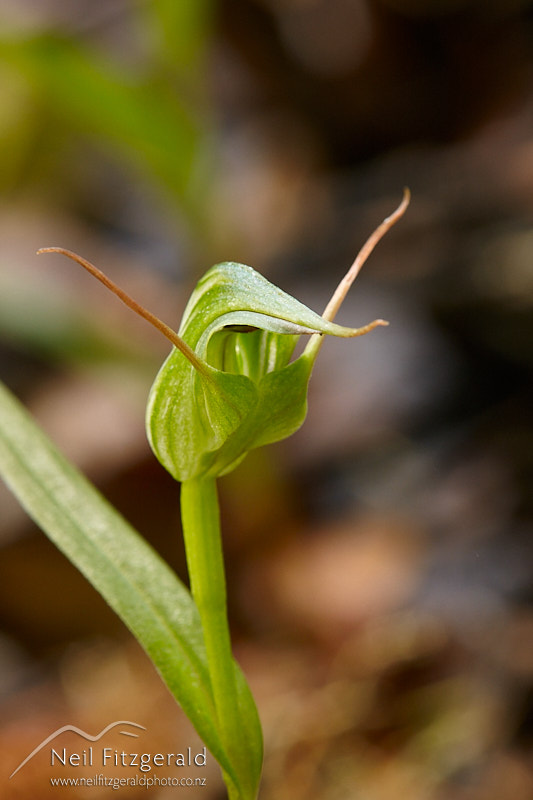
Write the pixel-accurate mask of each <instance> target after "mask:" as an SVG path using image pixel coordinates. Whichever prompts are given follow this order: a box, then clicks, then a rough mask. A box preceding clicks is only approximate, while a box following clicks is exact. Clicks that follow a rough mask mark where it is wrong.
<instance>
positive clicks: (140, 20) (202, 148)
mask: <svg viewBox="0 0 533 800" xmlns="http://www.w3.org/2000/svg"><path fill="white" fill-rule="evenodd" d="M132 14H133V15H134V19H133V22H134V23H136V24H137V27H138V28H139V30H141V31H142V34H143V35H142V58H140V59H136V61H135V65H134V66H132V65H129V66H126V65H125V64H123V63H120V61H119V59H118V58H113V57H112V55H111V54H109V53H105V52H103V50H102V48H101V47H96V46H95V45H91V44H89V43H87V42H86V41H83V40H82V38H81V37H80V38H78V37H74V36H67V35H66V34H61V33H59V32H57V31H55V32H54V31H42V32H38V33H37V34H36V33H34V32H32V34H31V35H29V36H24V35H20V34H17V35H5V34H4V35H3V36H1V37H0V60H1V65H2V73H0V81H2V82H3V83H4V84H5V85H7V86H9V87H10V89H11V90H10V91H8V93H7V104H4V112H3V115H2V116H3V118H2V119H1V125H2V131H1V136H2V138H3V139H4V144H5V145H7V146H6V147H4V148H3V149H2V152H1V153H0V164H1V169H0V172H1V173H2V174H3V175H4V181H6V182H9V181H11V182H12V181H13V180H14V179H15V178H16V176H15V175H14V166H13V165H14V164H15V165H16V164H18V165H19V168H21V169H22V166H23V163H24V159H23V158H22V155H23V154H22V153H21V151H23V150H24V149H26V151H27V150H28V149H30V148H31V147H33V146H34V142H35V137H36V135H37V131H36V127H37V128H38V129H40V131H39V136H40V138H41V140H46V139H47V138H48V139H49V140H50V138H52V139H53V136H54V135H57V134H58V133H59V132H60V133H61V136H62V137H63V138H65V137H66V138H69V137H73V136H78V135H79V134H82V135H84V136H87V137H90V138H91V139H93V140H94V141H95V142H97V143H98V144H99V145H100V146H102V147H103V148H105V150H106V151H107V153H108V154H110V155H111V156H112V157H113V158H114V159H116V160H117V162H119V163H122V162H128V163H129V164H130V166H133V167H134V168H135V169H136V170H137V171H138V172H139V173H141V174H145V175H148V176H149V177H150V178H151V179H152V180H153V181H154V182H155V183H156V184H157V185H159V186H160V187H162V188H163V189H164V190H165V192H166V193H167V195H168V197H169V199H170V200H171V201H173V202H175V203H176V204H177V205H178V206H179V207H180V208H181V209H182V211H183V212H184V214H185V215H186V216H187V218H188V219H189V220H190V221H191V222H192V223H196V224H198V223H199V221H200V218H201V217H202V207H203V203H202V198H203V195H204V193H205V192H206V190H207V186H208V179H209V175H210V174H212V170H208V169H207V168H206V164H207V161H208V160H209V156H208V144H207V142H208V138H209V136H208V132H209V113H208V108H207V101H206V96H205V91H204V87H205V81H204V80H203V78H204V69H205V62H206V57H207V44H208V41H209V37H210V33H211V20H212V4H211V2H209V0H200V1H199V2H184V3H172V2H170V1H169V0H154V2H150V3H147V4H142V5H139V6H137V7H136V8H135V9H134V10H132ZM51 134H52V136H50V135H51ZM41 144H42V141H41ZM17 151H18V152H17ZM2 153H3V155H2ZM25 155H26V156H28V152H26V153H25ZM27 160H28V161H31V159H27ZM2 162H4V163H2ZM54 166H55V168H56V169H58V173H59V174H58V175H57V177H58V179H60V177H61V166H60V164H59V165H58V164H55V165H54Z"/></svg>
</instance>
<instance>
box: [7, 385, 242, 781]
mask: <svg viewBox="0 0 533 800" xmlns="http://www.w3.org/2000/svg"><path fill="white" fill-rule="evenodd" d="M0 469H1V472H2V474H3V476H4V479H5V481H6V483H7V485H8V486H10V488H11V489H12V490H13V492H14V493H15V494H16V495H17V497H18V499H19V500H20V502H21V503H22V505H23V506H24V507H25V509H26V510H27V512H28V513H29V515H30V516H31V517H32V518H33V519H34V520H35V522H36V523H37V524H38V525H39V526H40V527H41V528H42V529H43V530H44V531H45V533H47V535H48V536H49V538H50V539H51V540H52V541H53V542H54V544H56V546H57V547H58V548H59V549H60V550H61V551H62V552H63V553H64V554H65V555H66V556H67V557H68V558H69V559H70V560H71V561H72V562H73V563H74V564H75V565H76V566H77V567H78V569H79V570H80V571H81V572H82V573H83V574H84V575H85V577H86V578H87V579H88V580H89V581H90V582H91V583H92V584H93V585H94V586H95V588H96V589H97V590H98V591H99V592H100V593H101V594H102V596H103V597H104V599H105V600H106V601H107V602H108V604H109V605H110V606H111V607H112V608H113V610H114V611H115V612H116V613H117V614H118V615H119V616H120V618H121V619H122V620H123V621H124V623H125V624H126V625H127V626H128V628H130V630H131V631H132V633H133V634H134V635H135V637H136V638H137V639H138V640H139V642H140V643H141V645H142V646H143V647H144V649H145V650H146V652H147V653H148V655H149V656H150V658H151V659H152V661H153V662H154V664H155V665H156V667H157V669H158V671H159V672H160V674H161V676H162V678H163V680H164V681H165V683H166V684H167V686H168V688H169V689H170V691H171V692H172V694H173V695H174V697H175V698H176V699H177V700H178V702H179V703H180V705H181V706H182V708H183V710H184V712H185V713H186V714H187V716H188V717H189V719H191V721H192V723H193V725H194V726H195V728H196V729H197V731H198V733H199V734H200V736H201V737H202V739H203V740H204V742H205V743H206V745H207V747H208V748H209V750H210V751H211V753H212V754H213V755H214V756H215V758H216V759H217V760H218V761H219V763H220V764H221V766H222V767H223V769H224V770H225V771H227V772H228V774H230V775H231V776H232V779H233V780H234V781H235V783H236V785H239V779H238V776H237V775H236V774H235V770H234V767H233V765H232V764H231V763H230V761H229V758H228V756H227V754H226V752H225V749H224V747H223V745H222V742H221V739H220V737H219V734H218V732H217V730H216V725H215V719H216V717H215V711H214V705H213V699H212V694H211V687H210V683H209V678H208V673H207V666H206V661H205V650H204V645H203V640H202V638H201V628H200V622H199V617H198V613H197V610H196V607H195V605H194V603H193V601H192V598H191V597H190V594H189V592H188V591H187V589H186V588H185V586H184V585H183V584H182V583H181V582H180V581H179V579H178V578H177V576H176V575H175V574H174V573H173V572H172V570H171V569H170V568H169V567H168V565H167V564H166V563H165V562H164V561H163V560H162V559H161V558H160V557H159V555H158V554H157V553H156V552H155V551H154V550H153V549H152V548H151V547H150V545H148V544H147V542H145V541H144V539H142V537H140V536H139V534H138V533H137V532H136V531H135V530H134V529H133V528H131V526H130V525H129V524H128V523H127V522H126V520H124V519H123V518H122V517H121V516H120V514H119V513H118V512H117V511H116V510H115V509H114V508H113V507H112V506H111V505H109V504H108V503H107V501H106V500H105V499H104V498H103V497H102V496H101V495H100V494H99V493H98V492H97V490H96V489H95V488H94V487H93V486H92V485H91V484H89V482H88V481H87V480H86V479H85V478H84V476H83V475H81V474H80V473H79V472H78V471H77V470H76V469H75V467H73V466H72V465H71V464H70V463H69V462H68V461H67V460H66V459H65V458H64V457H63V456H62V455H61V453H59V451H58V450H57V449H56V448H55V446H54V445H53V444H52V443H51V442H50V441H49V440H48V438H47V437H46V435H45V434H44V433H43V432H42V431H41V430H40V428H39V427H38V426H37V424H36V423H35V422H34V421H33V420H32V419H31V417H30V416H29V414H28V413H27V412H26V410H25V409H24V408H23V406H21V405H20V404H19V402H18V401H17V400H16V399H15V398H14V397H13V396H12V395H11V394H10V392H8V390H7V389H6V388H5V387H4V386H3V385H2V384H0Z"/></svg>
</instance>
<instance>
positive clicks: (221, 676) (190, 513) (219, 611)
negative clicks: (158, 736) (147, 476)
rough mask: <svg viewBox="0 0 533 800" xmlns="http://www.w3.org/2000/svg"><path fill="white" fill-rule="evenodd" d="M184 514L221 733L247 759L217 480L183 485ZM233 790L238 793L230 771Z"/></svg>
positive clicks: (232, 793) (235, 752)
mask: <svg viewBox="0 0 533 800" xmlns="http://www.w3.org/2000/svg"><path fill="white" fill-rule="evenodd" d="M181 518H182V524H183V536H184V540H185V552H186V556H187V567H188V570H189V579H190V584H191V592H192V596H193V598H194V602H195V603H196V606H197V607H198V611H199V613H200V618H201V621H202V629H203V635H204V641H205V647H206V652H207V663H208V668H209V676H210V679H211V687H212V690H213V698H214V701H215V708H216V713H217V719H218V724H219V731H220V734H221V737H222V739H223V741H224V743H225V744H226V747H227V749H228V751H229V752H230V753H232V754H233V757H235V758H237V759H239V760H240V759H242V758H243V756H244V752H243V751H244V750H245V743H243V742H242V738H243V729H242V725H241V721H240V714H239V703H238V694H237V685H236V681H235V664H234V661H233V655H232V650H231V639H230V633H229V627H228V618H227V608H226V579H225V575H224V558H223V554H222V541H221V535H220V515H219V508H218V497H217V489H216V481H215V479H214V478H203V479H202V478H200V479H194V480H189V481H184V482H183V483H182V485H181ZM224 779H225V781H226V784H227V786H228V793H229V796H230V798H231V800H233V798H238V797H239V792H238V791H237V790H236V787H235V785H234V784H233V782H232V781H231V779H229V777H228V776H225V778H224Z"/></svg>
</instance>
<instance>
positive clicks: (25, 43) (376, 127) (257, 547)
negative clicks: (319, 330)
mask: <svg viewBox="0 0 533 800" xmlns="http://www.w3.org/2000/svg"><path fill="white" fill-rule="evenodd" d="M0 96H1V98H2V102H1V105H0V142H1V147H0V192H1V197H0V243H1V244H0V266H1V270H0V332H1V345H0V364H1V371H2V376H3V378H4V380H5V381H6V382H7V384H8V385H9V386H10V387H11V388H12V389H13V391H15V392H16V394H17V395H18V396H19V397H21V398H22V399H23V401H24V402H25V403H26V405H27V406H28V407H29V408H30V410H31V411H32V413H33V414H34V415H35V416H36V417H37V418H38V420H39V421H40V423H41V424H42V426H43V427H44V428H45V430H46V431H48V433H49V434H50V435H51V436H52V438H53V439H54V440H55V441H56V442H57V443H58V445H59V446H60V447H61V448H62V449H63V451H64V452H65V453H67V454H68V456H69V457H70V458H71V459H72V460H73V461H74V462H75V463H76V464H77V465H78V466H79V467H80V468H81V469H82V470H83V471H84V472H85V473H86V474H87V475H88V476H89V477H90V478H91V479H92V480H93V481H94V482H95V483H96V485H97V486H98V487H99V488H100V489H101V490H102V491H103V492H104V494H105V495H106V496H107V497H108V498H109V499H110V500H111V501H112V502H113V503H114V504H115V505H116V506H117V507H118V508H119V509H120V510H121V511H122V512H123V513H124V515H125V516H126V517H127V518H128V519H129V520H130V521H131V522H132V523H133V524H134V525H135V526H136V527H137V529H138V530H139V531H140V532H141V533H142V534H143V535H144V536H145V537H146V538H147V539H148V540H149V541H150V542H152V543H153V544H154V546H155V547H156V548H157V549H158V550H159V552H160V553H162V554H163V556H164V557H165V558H167V559H168V560H169V562H170V563H171V564H172V565H173V567H174V568H175V569H176V570H177V572H178V573H179V574H180V575H181V576H182V577H183V578H184V579H186V570H185V566H184V556H183V549H182V544H181V534H180V529H179V505H178V500H179V492H178V487H177V485H176V484H175V483H174V482H173V481H172V479H171V478H170V477H169V476H168V475H167V474H166V473H165V471H164V470H163V468H162V467H160V466H159V464H158V463H157V462H156V461H155V459H154V458H153V456H152V455H151V452H150V450H149V447H148V445H147V443H146V439H145V434H144V420H143V415H144V406H145V401H146V397H147V394H148V390H149V387H150V384H151V381H152V380H153V377H154V375H155V373H156V371H157V369H158V366H159V365H160V363H161V362H162V360H163V358H164V357H165V355H166V353H167V351H168V345H167V343H166V342H165V341H164V340H163V339H162V338H161V337H160V336H159V335H158V334H157V333H156V332H155V331H152V330H151V329H150V328H149V327H148V326H147V325H146V324H145V323H144V322H142V321H141V320H138V319H137V318H135V317H134V316H133V315H132V314H131V312H129V311H128V310H126V309H125V308H123V307H122V306H121V304H120V303H119V302H118V301H117V300H116V298H114V297H112V296H111V295H108V294H107V293H106V291H105V290H104V289H103V287H101V286H100V285H99V284H97V283H96V282H94V281H92V279H91V278H90V277H89V276H87V275H86V274H85V273H84V272H83V271H82V270H81V269H79V268H78V267H76V266H75V265H74V264H72V263H70V262H67V261H66V260H65V259H61V258H60V257H59V256H53V255H46V256H45V255H42V256H39V257H37V256H36V255H35V251H36V250H37V249H38V248H39V247H45V246H49V245H59V246H63V247H67V248H70V249H72V250H75V251H77V252H79V253H80V254H82V255H83V256H85V257H86V258H88V259H90V260H91V261H93V262H94V263H96V264H97V265H98V266H100V267H101V268H102V269H104V270H105V271H106V272H107V273H108V274H109V275H110V276H111V277H112V278H113V279H114V280H115V281H117V282H118V283H119V284H120V285H122V286H123V287H124V288H125V289H126V290H127V291H128V292H129V293H130V294H132V295H133V296H135V297H136V298H138V299H139V300H140V301H141V302H142V303H143V304H144V305H145V306H147V307H148V308H150V309H151V310H152V311H153V312H154V313H156V314H158V315H159V316H160V317H161V318H163V319H164V320H166V321H167V322H168V323H169V324H170V325H171V326H173V327H176V326H177V325H178V323H179V318H180V315H181V312H182V310H183V308H184V306H185V303H186V300H187V298H188V296H189V293H190V291H191V289H192V287H193V286H194V284H195V282H196V280H197V279H198V277H199V276H200V275H201V274H202V273H203V272H204V271H205V270H206V269H207V268H208V267H209V266H210V265H211V264H213V263H215V262H217V261H224V260H234V261H241V262H244V263H247V264H250V265H252V266H254V267H256V268H257V269H258V270H259V271H261V272H262V273H263V274H264V275H266V276H267V277H268V278H269V279H270V280H271V281H273V282H274V283H276V284H278V285H280V286H281V287H282V288H283V289H285V290H286V291H289V292H290V293H292V294H294V295H295V296H296V297H298V298H299V299H301V300H302V301H303V302H305V303H307V304H308V305H310V306H311V307H312V308H313V309H315V310H317V311H321V310H322V309H323V308H324V306H325V305H326V302H327V300H328V299H329V297H330V295H331V293H332V292H333V289H334V288H335V286H336V284H337V282H338V280H339V279H340V277H341V276H342V274H343V273H344V271H345V270H346V269H347V267H348V266H349V264H350V263H351V261H352V260H353V257H354V255H355V254H356V252H357V250H358V249H359V247H360V246H361V245H362V244H363V242H364V240H365V239H366V237H367V236H368V235H369V233H370V232H371V231H372V230H373V229H374V227H375V226H376V225H377V224H378V223H379V222H380V221H381V220H382V219H383V218H384V217H385V216H386V215H388V214H389V213H391V212H392V211H393V209H394V208H395V207H396V206H397V205H398V203H399V201H400V199H401V195H402V190H403V187H404V186H406V185H407V186H409V187H410V189H411V192H412V198H413V199H412V203H411V206H410V208H409V210H408V212H407V214H406V216H405V217H404V219H403V220H402V221H401V222H400V223H399V224H398V225H397V227H396V228H394V229H393V230H392V231H391V232H390V233H389V234H388V236H387V238H386V239H385V240H384V241H383V242H382V243H381V244H380V245H379V246H378V249H377V250H376V252H375V253H374V254H373V255H372V257H371V259H370V261H369V262H368V263H367V265H366V266H365V268H364V270H363V273H362V274H361V276H360V277H359V279H358V281H357V283H356V285H355V286H354V287H353V289H352V292H351V294H350V296H349V298H348V299H347V301H346V302H345V304H344V306H343V308H342V310H341V313H340V314H339V318H338V319H339V321H340V322H341V323H343V324H346V325H353V326H358V325H362V324H365V323H366V322H369V321H370V320H371V319H373V318H374V317H384V318H386V319H388V320H389V322H390V327H389V328H387V329H379V330H377V331H374V332H373V333H372V334H370V335H369V336H367V337H364V338H362V339H358V340H355V341H351V342H350V341H327V342H326V343H325V346H324V348H323V350H322V352H321V356H320V358H319V360H318V362H317V366H316V368H315V372H314V375H313V379H312V382H311V390H310V410H309V415H308V419H307V422H306V424H305V425H304V427H303V428H302V429H301V430H300V431H299V432H298V433H297V434H296V435H295V436H293V437H292V438H291V439H290V440H288V441H286V442H284V443H282V444H280V445H277V446H274V447H270V448H267V449H265V450H261V451H257V452H254V453H252V454H250V455H249V456H248V458H247V460H246V461H245V462H244V464H243V465H242V466H241V467H240V468H239V469H238V470H237V471H236V472H234V473H233V474H231V475H229V476H228V477H227V478H225V479H224V480H223V481H221V484H220V492H221V503H222V514H223V529H224V537H225V545H226V559H227V571H228V588H229V602H230V613H231V624H232V631H233V635H234V641H235V650H236V653H237V656H238V658H239V660H240V662H241V664H242V666H243V668H244V670H245V672H246V674H247V675H248V677H249V680H250V683H251V685H252V688H253V690H254V692H255V694H256V697H257V701H258V705H259V709H260V713H261V717H262V720H263V723H264V728H265V737H266V761H265V772H264V780H263V785H262V793H261V800H273V799H274V798H276V800H285V799H287V800H289V798H290V800H300V799H301V800H304V798H305V800H309V798H313V800H337V798H339V799H340V798H350V800H351V799H352V798H353V800H359V799H360V800H397V798H398V797H408V798H409V800H506V798H512V799H513V800H527V798H533V761H532V743H533V608H532V601H533V591H532V581H531V576H532V568H533V545H532V542H533V540H532V538H531V533H532V516H533V502H532V499H533V494H532V491H531V487H532V473H533V455H532V453H533V426H532V424H531V404H532V399H533V391H532V382H531V376H532V367H533V347H532V344H533V313H532V312H533V227H532V222H533V3H531V2H529V1H528V0H180V2H172V0H107V2H100V3H94V2H90V0H79V2H77V3H67V2H63V1H62V0H0ZM0 492H1V493H0V509H1V513H0V547H1V556H0V619H1V625H2V633H1V635H0V697H1V709H2V710H1V714H0V719H1V722H0V750H1V752H2V765H3V766H2V796H5V797H9V798H32V799H33V798H41V797H48V796H51V797H52V796H54V792H57V791H58V790H57V789H55V790H54V789H52V788H51V787H50V786H49V785H48V776H49V773H50V770H49V765H48V764H47V763H46V760H45V758H44V755H42V757H41V756H38V757H36V758H35V759H34V760H33V761H32V762H31V764H28V766H27V767H26V768H25V769H24V770H23V771H21V773H20V774H19V775H17V777H16V779H13V781H11V782H10V783H9V784H8V783H7V780H6V776H7V775H9V773H10V772H11V771H12V769H14V768H15V766H16V765H18V764H19V763H20V761H21V760H22V759H23V758H24V757H25V756H26V755H27V754H28V753H29V752H30V751H31V750H32V749H33V748H34V747H35V746H36V745H37V744H38V743H39V742H40V741H42V739H44V738H45V737H46V736H47V735H49V734H50V733H51V732H52V731H53V730H55V729H57V728H59V727H61V726H62V725H66V724H68V723H70V724H74V725H77V726H79V727H81V728H83V729H84V730H87V731H89V732H93V733H96V732H98V731H99V730H101V729H102V728H103V727H104V726H105V725H107V724H108V723H109V722H110V721H113V720H116V719H127V720H133V721H135V722H137V723H139V724H143V725H144V726H146V728H147V734H146V737H145V738H144V739H143V747H144V748H145V749H146V750H147V751H150V752H158V751H163V752H167V751H170V752H172V751H180V750H183V748H185V747H187V746H189V745H191V746H193V747H194V746H196V744H198V742H197V740H196V739H195V734H194V732H192V731H191V728H190V726H189V724H188V722H187V721H186V720H185V719H184V716H183V714H182V712H181V711H180V709H179V708H177V707H176V706H175V704H174V702H173V700H172V699H171V697H170V695H169V694H168V693H167V692H166V690H165V688H164V687H163V686H162V684H161V683H160V681H159V679H158V677H157V675H156V674H155V671H154V670H153V669H152V667H151V665H150V664H149V662H148V660H147V659H146V657H145V656H144V655H143V653H142V652H141V651H140V649H139V648H138V646H137V645H136V643H135V642H134V641H133V640H132V638H131V636H130V635H129V633H128V632H127V631H126V630H125V628H124V627H123V626H122V624H121V623H120V622H119V621H118V619H116V618H115V617H114V615H113V614H112V613H111V612H110V611H109V609H108V608H107V607H106V605H105V604H104V602H103V601H102V600H101V599H100V598H99V596H98V595H97V594H96V593H95V592H94V591H93V590H92V589H91V587H90V586H89V585H88V584H87V583H86V581H85V580H84V579H83V578H82V577H81V576H80V575H79V574H78V573H77V571H76V570H75V569H74V568H73V567H71V566H70V564H69V563H68V562H67V561H66V560H65V559H64V557H63V556H62V555H61V554H60V553H59V552H58V551H56V550H55V548H54V547H53V546H52V545H51V544H50V543H49V542H48V540H47V539H46V537H45V536H44V534H42V533H41V532H40V531H39V530H38V529H37V528H35V527H34V526H33V525H32V524H31V523H30V521H29V520H28V519H27V518H26V516H25V514H24V512H23V511H22V510H21V509H20V508H19V506H18V505H17V503H16V501H15V500H14V499H13V498H12V497H11V496H10V495H9V494H8V493H7V491H6V490H5V488H4V487H2V488H1V490H0ZM74 744H75V743H74V742H73V744H72V746H74ZM119 744H120V743H119ZM4 773H5V774H4ZM50 774H52V773H50ZM53 774H55V775H57V770H56V771H55V772H54V773H53ZM65 774H66V773H65ZM69 774H79V772H78V773H76V772H75V771H73V772H71V773H69ZM184 774H185V773H184ZM191 774H193V776H194V775H197V774H198V770H197V771H196V773H191ZM202 774H203V775H208V787H207V788H203V789H198V788H192V789H190V790H187V789H180V790H179V791H180V793H181V794H182V795H183V796H184V797H193V796H194V797H196V796H199V793H200V792H202V797H204V798H206V800H207V798H212V800H216V799H218V798H222V797H224V792H223V789H222V783H221V780H220V778H219V776H218V770H217V768H216V766H215V764H214V761H213V759H211V763H209V761H208V767H207V768H206V772H204V773H202ZM85 791H86V793H85V794H84V793H83V790H82V789H78V790H76V789H66V788H65V789H62V790H61V792H62V796H63V797H65V798H70V797H72V798H77V797H86V796H92V797H100V796H101V797H109V796H114V794H113V792H112V790H110V789H97V788H95V787H93V788H92V789H88V790H85ZM121 791H122V792H125V793H126V794H127V795H128V796H130V797H137V796H139V797H140V796H144V797H148V796H150V797H154V798H158V799H159V798H161V800H164V799H165V798H167V797H170V796H175V792H176V789H165V788H157V789H154V790H152V791H146V790H139V789H137V790H135V789H122V790H121Z"/></svg>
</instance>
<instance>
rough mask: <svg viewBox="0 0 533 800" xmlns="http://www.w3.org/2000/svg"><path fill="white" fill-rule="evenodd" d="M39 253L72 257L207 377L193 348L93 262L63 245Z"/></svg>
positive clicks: (43, 248)
mask: <svg viewBox="0 0 533 800" xmlns="http://www.w3.org/2000/svg"><path fill="white" fill-rule="evenodd" d="M41 253H59V254H60V255H63V256H67V258H70V259H72V261H75V262H76V263H77V264H80V266H82V267H83V268H84V269H86V270H87V272H90V273H91V275H93V276H94V277H95V278H96V279H97V280H99V281H100V283H103V284H104V286H105V287H106V288H107V289H109V290H110V291H111V292H113V294H116V296H117V297H118V298H119V299H120V300H122V302H123V303H125V304H126V305H127V306H128V308H131V309H132V311H135V313H136V314H138V315H139V316H140V317H143V319H145V320H146V321H147V322H149V323H150V324H151V325H153V326H154V328H157V330H158V331H160V332H161V333H162V334H163V336H165V337H166V338H167V339H168V340H169V341H170V342H172V344H173V345H174V347H177V348H178V350H179V351H180V352H181V353H183V355H184V356H185V357H186V358H187V359H188V360H189V361H190V362H191V364H192V365H193V367H194V368H195V369H196V370H198V372H201V373H202V374H203V375H205V376H206V377H209V373H208V372H207V370H206V368H205V364H204V362H203V361H201V360H200V359H199V358H198V356H197V355H196V353H195V352H194V350H193V349H192V348H191V347H189V345H188V344H187V343H186V342H184V341H183V339H182V338H181V337H180V336H178V334H177V333H176V331H174V330H172V328H170V327H169V326H168V325H166V324H165V323H164V322H162V321H161V320H160V319H159V317H156V316H155V314H152V312H151V311H148V310H147V309H146V308H144V306H141V305H140V303H138V302H137V301H136V300H134V299H133V297H130V296H129V294H126V292H125V291H124V290H123V289H121V288H120V286H117V284H116V283H114V282H113V281H112V280H111V279H110V278H108V277H107V275H105V273H103V272H102V271H101V270H99V269H98V267H95V266H94V264H91V262H90V261H87V259H85V258H82V257H81V256H79V255H78V254H77V253H73V252H72V251H71V250H66V249H65V248H64V247H42V248H41V249H40V250H37V255H40V254H41Z"/></svg>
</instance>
